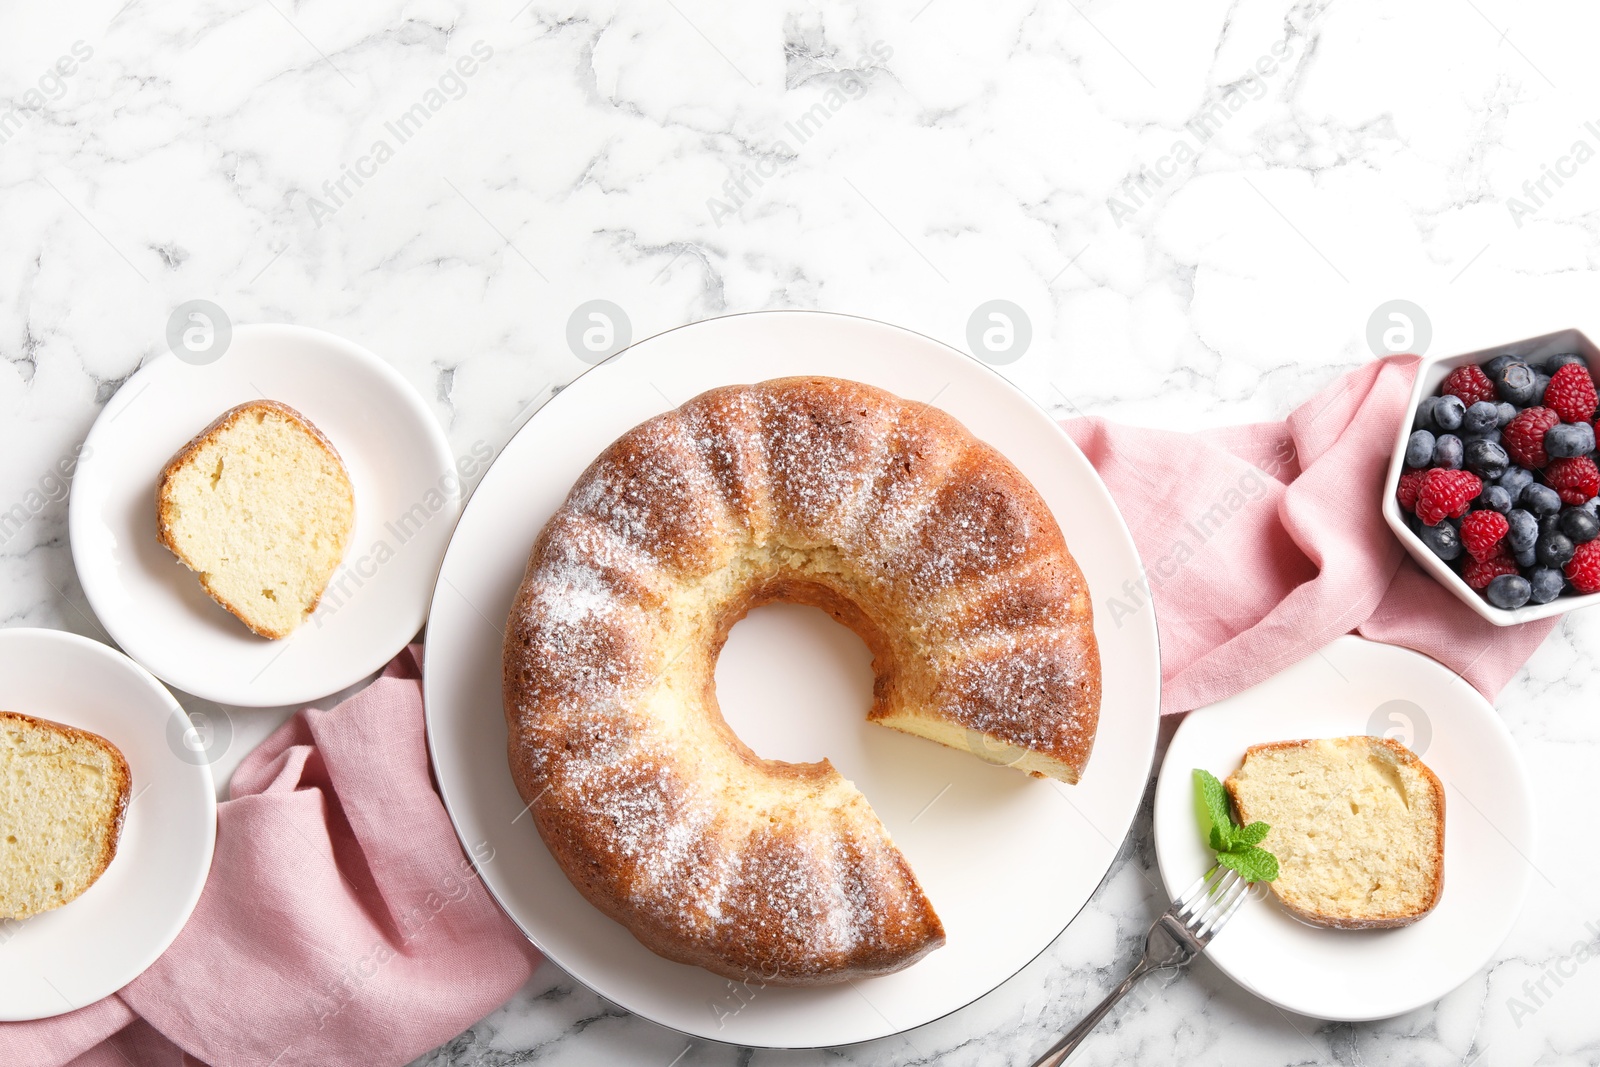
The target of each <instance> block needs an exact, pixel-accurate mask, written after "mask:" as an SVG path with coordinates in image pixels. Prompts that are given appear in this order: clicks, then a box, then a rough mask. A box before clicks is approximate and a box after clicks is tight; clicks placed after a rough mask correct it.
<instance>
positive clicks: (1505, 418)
mask: <svg viewBox="0 0 1600 1067" xmlns="http://www.w3.org/2000/svg"><path fill="white" fill-rule="evenodd" d="M1495 410H1496V411H1497V412H1499V413H1500V414H1499V418H1498V419H1496V425H1497V426H1499V427H1500V428H1501V429H1504V428H1505V427H1506V424H1507V423H1509V422H1510V421H1511V420H1512V419H1514V418H1516V417H1517V405H1515V404H1508V403H1506V402H1505V401H1504V400H1502V401H1500V403H1498V404H1496V405H1495Z"/></svg>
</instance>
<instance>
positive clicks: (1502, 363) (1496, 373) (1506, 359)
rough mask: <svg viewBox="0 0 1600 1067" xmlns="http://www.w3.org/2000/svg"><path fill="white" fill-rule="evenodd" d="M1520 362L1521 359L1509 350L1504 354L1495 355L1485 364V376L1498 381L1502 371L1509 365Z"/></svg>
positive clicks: (1492, 380)
mask: <svg viewBox="0 0 1600 1067" xmlns="http://www.w3.org/2000/svg"><path fill="white" fill-rule="evenodd" d="M1519 362H1521V361H1520V360H1519V359H1518V358H1517V357H1516V356H1514V355H1512V354H1511V353H1510V352H1507V353H1506V354H1505V355H1502V356H1495V357H1494V358H1493V359H1491V360H1490V361H1489V362H1487V363H1485V364H1484V365H1483V373H1484V376H1485V377H1487V378H1488V379H1489V380H1490V381H1491V382H1498V381H1499V380H1500V375H1501V373H1502V372H1503V371H1504V370H1505V369H1506V368H1507V367H1508V366H1510V365H1511V364H1513V363H1519Z"/></svg>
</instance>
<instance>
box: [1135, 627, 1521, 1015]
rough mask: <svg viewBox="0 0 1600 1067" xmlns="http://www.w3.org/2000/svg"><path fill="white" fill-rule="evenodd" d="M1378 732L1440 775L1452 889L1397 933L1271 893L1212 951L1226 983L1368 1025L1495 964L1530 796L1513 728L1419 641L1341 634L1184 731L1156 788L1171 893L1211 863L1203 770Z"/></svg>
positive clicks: (1297, 1008)
mask: <svg viewBox="0 0 1600 1067" xmlns="http://www.w3.org/2000/svg"><path fill="white" fill-rule="evenodd" d="M1353 734H1379V735H1386V736H1389V737H1393V738H1394V739H1395V740H1397V741H1400V742H1401V743H1402V744H1406V745H1409V746H1411V748H1412V749H1413V751H1415V752H1416V753H1417V755H1418V756H1420V757H1421V758H1422V761H1423V762H1424V763H1426V764H1427V765H1428V766H1429V767H1430V768H1431V769H1432V770H1433V772H1434V773H1435V774H1436V775H1438V776H1439V780H1440V781H1441V782H1442V783H1444V790H1445V823H1444V891H1443V893H1442V894H1441V895H1440V897H1439V903H1438V905H1437V906H1436V907H1435V908H1434V909H1433V911H1431V912H1429V913H1428V914H1427V915H1425V916H1424V917H1423V918H1422V919H1420V920H1418V921H1417V922H1415V923H1413V924H1412V925H1410V926H1403V927H1400V928H1399V929H1396V930H1328V929H1324V928H1321V927H1316V926H1310V925H1307V924H1306V923H1302V922H1300V921H1299V920H1297V919H1294V918H1292V917H1291V916H1290V915H1289V913H1288V912H1287V911H1285V910H1284V909H1283V908H1282V907H1280V906H1279V905H1278V902H1277V898H1276V897H1274V896H1272V895H1271V894H1270V893H1267V892H1265V891H1263V892H1262V893H1261V894H1260V896H1259V898H1258V899H1252V900H1249V901H1246V903H1245V906H1244V907H1243V908H1241V909H1240V910H1239V912H1238V914H1236V915H1235V916H1234V917H1233V919H1232V920H1231V921H1230V922H1229V923H1228V925H1227V926H1226V927H1224V928H1223V930H1222V932H1221V933H1219V934H1218V935H1217V937H1216V940H1214V941H1212V942H1211V945H1210V946H1209V947H1208V948H1207V949H1206V955H1207V956H1209V957H1210V958H1211V962H1213V963H1215V964H1216V965H1217V966H1218V967H1219V968H1221V969H1222V971H1223V973H1225V974H1227V975H1228V977H1230V978H1232V979H1233V980H1234V981H1236V982H1238V983H1239V984H1240V985H1242V986H1244V987H1245V988H1246V989H1248V990H1249V991H1250V992H1252V993H1254V994H1255V995H1256V996H1258V997H1260V998H1261V999H1263V1000H1267V1001H1270V1002H1272V1003H1273V1004H1276V1005H1278V1007H1280V1008H1283V1009H1284V1010H1286V1011H1292V1012H1297V1013H1299V1014H1301V1015H1309V1016H1312V1017H1313V1018H1317V1019H1333V1020H1338V1021H1342V1022H1361V1021H1365V1020H1368V1019H1387V1018H1389V1017H1390V1016H1394V1015H1400V1014H1403V1013H1404V1012H1408V1011H1411V1010H1413V1009H1415V1008H1420V1007H1422V1006H1423V1005H1425V1004H1431V1003H1433V1002H1434V1001H1436V1000H1438V999H1439V998H1440V997H1442V996H1444V995H1445V994H1446V993H1448V992H1450V991H1451V990H1452V989H1454V988H1456V987H1457V986H1459V985H1460V984H1461V983H1462V982H1465V981H1466V980H1467V979H1468V978H1471V977H1472V976H1473V975H1474V974H1476V973H1477V972H1478V971H1479V970H1480V969H1481V968H1482V967H1483V966H1484V965H1485V964H1487V963H1488V962H1489V961H1490V960H1491V959H1492V958H1493V957H1494V954H1495V951H1496V950H1497V949H1498V948H1499V947H1500V943H1501V942H1502V941H1504V940H1505V938H1506V935H1507V934H1508V933H1510V932H1511V926H1512V924H1513V923H1514V922H1516V918H1517V912H1518V910H1519V909H1520V908H1521V907H1522V898H1523V894H1524V893H1525V892H1526V891H1527V888H1528V876H1529V874H1530V873H1531V872H1532V871H1533V866H1532V865H1533V863H1534V862H1535V859H1534V852H1533V848H1534V845H1533V796H1532V793H1531V792H1530V790H1529V788H1528V779H1527V775H1526V773H1525V772H1524V771H1523V767H1522V759H1521V757H1520V756H1519V755H1518V754H1517V748H1516V745H1515V744H1514V743H1513V742H1512V740H1511V735H1510V734H1509V733H1507V731H1506V728H1505V724H1504V723H1503V722H1501V721H1500V716H1499V715H1497V714H1496V713H1495V710H1494V708H1492V707H1491V706H1490V705H1489V702H1488V701H1486V700H1484V699H1483V697H1482V696H1481V695H1479V693H1478V691H1477V690H1475V689H1473V688H1472V687H1471V686H1470V685H1468V684H1467V683H1466V682H1465V681H1462V680H1461V679H1460V678H1459V677H1457V676H1456V675H1455V674H1454V673H1452V672H1451V671H1450V670H1448V669H1447V668H1445V667H1443V666H1441V665H1440V664H1439V663H1437V662H1435V661H1434V660H1431V659H1429V658H1428V657H1427V656H1424V655H1421V654H1419V653H1416V652H1413V651H1411V650H1410V649H1405V648H1397V647H1395V646H1394V645H1383V644H1378V643H1376V642H1373V641H1366V640H1363V639H1362V638H1359V637H1341V638H1339V639H1338V640H1337V641H1334V642H1333V643H1332V644H1331V645H1329V646H1328V647H1327V648H1325V649H1323V650H1322V651H1321V652H1319V653H1317V654H1316V655H1314V656H1312V657H1310V658H1309V659H1305V660H1302V661H1301V662H1300V663H1297V664H1295V665H1294V666H1293V667H1290V668H1289V669H1288V670H1286V671H1284V672H1283V673H1282V674H1279V675H1277V676H1275V677H1273V678H1271V679H1269V680H1268V681H1265V682H1263V683H1261V684H1260V685H1258V686H1256V687H1255V688H1254V689H1250V690H1247V691H1246V692H1243V693H1240V694H1238V695H1237V696H1233V697H1229V698H1228V699H1227V700H1223V701H1219V702H1218V703H1216V704H1212V705H1210V706H1209V707H1204V708H1201V709H1200V710H1198V711H1195V712H1193V713H1191V714H1190V715H1189V717H1188V718H1187V719H1185V720H1184V722H1183V725H1181V726H1180V727H1178V731H1177V733H1176V734H1175V735H1174V736H1173V738H1172V744H1171V746H1169V747H1168V749H1167V755H1166V759H1165V761H1164V762H1163V763H1162V765H1161V778H1160V781H1159V782H1158V783H1157V785H1156V804H1155V835H1156V858H1157V859H1158V860H1159V862H1160V864H1161V877H1162V881H1163V882H1165V884H1166V888H1167V892H1168V893H1169V894H1172V895H1174V896H1176V895H1177V894H1178V893H1181V892H1183V891H1184V890H1185V889H1186V888H1188V886H1189V885H1190V884H1191V883H1193V882H1194V880H1195V879H1196V878H1198V877H1199V876H1200V875H1201V874H1203V873H1204V872H1205V870H1206V868H1208V867H1209V866H1210V865H1211V862H1212V858H1213V857H1212V854H1211V853H1210V852H1208V851H1207V849H1206V847H1205V843H1204V841H1202V840H1201V837H1200V824H1199V820H1198V813H1197V808H1196V805H1195V794H1194V777H1193V776H1194V769H1195V768H1196V767H1203V768H1205V769H1206V770H1208V771H1210V772H1211V773H1212V774H1214V775H1216V776H1217V777H1218V778H1226V777H1227V776H1228V775H1230V774H1232V773H1233V772H1234V771H1235V770H1237V769H1238V767H1239V762H1240V761H1241V760H1242V759H1243V758H1244V752H1245V749H1247V748H1249V747H1250V746H1251V745H1259V744H1263V743H1266V742H1269V741H1288V740H1297V739H1300V738H1312V737H1348V736H1351V735H1353Z"/></svg>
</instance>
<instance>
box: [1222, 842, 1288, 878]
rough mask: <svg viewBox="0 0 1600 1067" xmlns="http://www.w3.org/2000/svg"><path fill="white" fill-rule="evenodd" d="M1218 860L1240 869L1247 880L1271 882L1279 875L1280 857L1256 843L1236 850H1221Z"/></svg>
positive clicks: (1224, 864) (1240, 872) (1237, 869)
mask: <svg viewBox="0 0 1600 1067" xmlns="http://www.w3.org/2000/svg"><path fill="white" fill-rule="evenodd" d="M1217 862H1218V863H1220V864H1222V865H1223V866H1224V867H1231V868H1232V869H1233V870H1236V871H1238V872H1239V874H1240V876H1241V877H1242V878H1244V880H1245V881H1247V882H1271V881H1273V880H1275V879H1276V878H1277V877H1278V857H1276V856H1274V855H1273V854H1272V853H1270V852H1268V851H1267V850H1266V849H1264V848H1257V847H1256V846H1255V845H1248V846H1246V847H1245V848H1242V849H1240V850H1238V851H1236V852H1219V853H1218V854H1217Z"/></svg>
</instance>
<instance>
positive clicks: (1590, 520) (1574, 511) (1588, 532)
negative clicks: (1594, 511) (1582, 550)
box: [1561, 508, 1600, 545]
mask: <svg viewBox="0 0 1600 1067" xmlns="http://www.w3.org/2000/svg"><path fill="white" fill-rule="evenodd" d="M1561 532H1562V533H1564V534H1566V535H1567V536H1568V537H1570V538H1571V539H1572V543H1573V544H1575V545H1581V544H1583V543H1584V542H1585V541H1593V540H1594V539H1595V538H1596V537H1600V519H1597V518H1595V517H1594V516H1593V515H1591V514H1590V513H1589V512H1588V511H1587V510H1585V509H1584V508H1568V509H1567V510H1566V511H1563V512H1562V513H1561Z"/></svg>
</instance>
